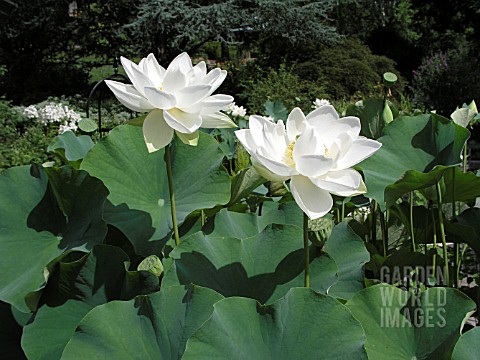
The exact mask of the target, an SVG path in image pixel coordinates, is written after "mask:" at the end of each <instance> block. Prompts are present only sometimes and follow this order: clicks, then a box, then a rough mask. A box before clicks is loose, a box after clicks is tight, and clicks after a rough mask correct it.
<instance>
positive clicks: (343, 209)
mask: <svg viewBox="0 0 480 360" xmlns="http://www.w3.org/2000/svg"><path fill="white" fill-rule="evenodd" d="M343 219H345V199H342V217H341V220H342V221H343Z"/></svg>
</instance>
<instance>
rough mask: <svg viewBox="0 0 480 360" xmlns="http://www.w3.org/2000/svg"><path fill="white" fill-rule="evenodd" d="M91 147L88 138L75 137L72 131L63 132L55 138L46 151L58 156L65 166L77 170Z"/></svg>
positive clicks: (91, 143) (90, 141) (90, 140)
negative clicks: (70, 166) (67, 165)
mask: <svg viewBox="0 0 480 360" xmlns="http://www.w3.org/2000/svg"><path fill="white" fill-rule="evenodd" d="M92 147H93V141H92V139H91V138H90V136H87V135H80V136H76V135H75V134H74V133H73V131H65V132H64V133H63V134H61V135H58V136H57V137H56V138H55V140H54V141H53V142H52V143H51V144H50V145H49V146H48V148H47V151H48V152H50V153H55V154H57V155H59V156H60V157H61V158H62V159H63V160H64V161H65V162H66V163H67V164H69V165H72V166H73V167H75V168H76V169H78V168H79V167H80V163H81V162H82V159H83V158H84V157H85V155H87V153H88V151H89V150H90V149H91V148H92Z"/></svg>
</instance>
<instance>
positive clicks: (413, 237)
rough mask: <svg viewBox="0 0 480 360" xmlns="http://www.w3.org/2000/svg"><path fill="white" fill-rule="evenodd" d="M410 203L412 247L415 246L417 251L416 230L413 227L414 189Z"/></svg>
mask: <svg viewBox="0 0 480 360" xmlns="http://www.w3.org/2000/svg"><path fill="white" fill-rule="evenodd" d="M409 203H410V236H411V237H412V247H413V251H414V252H415V251H416V246H415V232H414V228H413V191H412V192H411V193H410V197H409Z"/></svg>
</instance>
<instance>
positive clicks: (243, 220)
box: [203, 201, 303, 239]
mask: <svg viewBox="0 0 480 360" xmlns="http://www.w3.org/2000/svg"><path fill="white" fill-rule="evenodd" d="M270 224H279V225H295V226H297V227H299V228H303V212H302V210H300V208H299V207H298V205H297V204H296V203H295V202H294V201H289V202H285V203H280V204H279V203H277V202H274V201H267V202H264V203H263V208H262V215H261V216H259V215H257V214H255V213H238V212H234V211H228V210H227V209H222V210H220V211H219V212H218V214H216V215H215V218H214V219H213V220H212V221H209V222H208V223H207V225H206V226H205V227H204V229H203V231H204V232H205V233H207V234H208V235H209V237H235V238H238V239H245V238H247V237H251V236H255V235H257V234H258V233H260V232H262V230H263V229H265V228H266V227H267V226H268V225H270Z"/></svg>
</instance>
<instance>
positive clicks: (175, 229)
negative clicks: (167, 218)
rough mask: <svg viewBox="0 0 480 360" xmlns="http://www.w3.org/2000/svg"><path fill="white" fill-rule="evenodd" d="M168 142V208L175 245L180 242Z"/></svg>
mask: <svg viewBox="0 0 480 360" xmlns="http://www.w3.org/2000/svg"><path fill="white" fill-rule="evenodd" d="M171 156H172V154H171V150H170V144H168V145H167V146H166V147H165V163H166V165H167V178H168V190H169V192H170V210H171V212H172V223H173V233H174V236H175V245H177V246H178V245H179V244H180V236H179V235H178V224H177V212H176V210H175V193H174V191H173V177H172V159H171Z"/></svg>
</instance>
